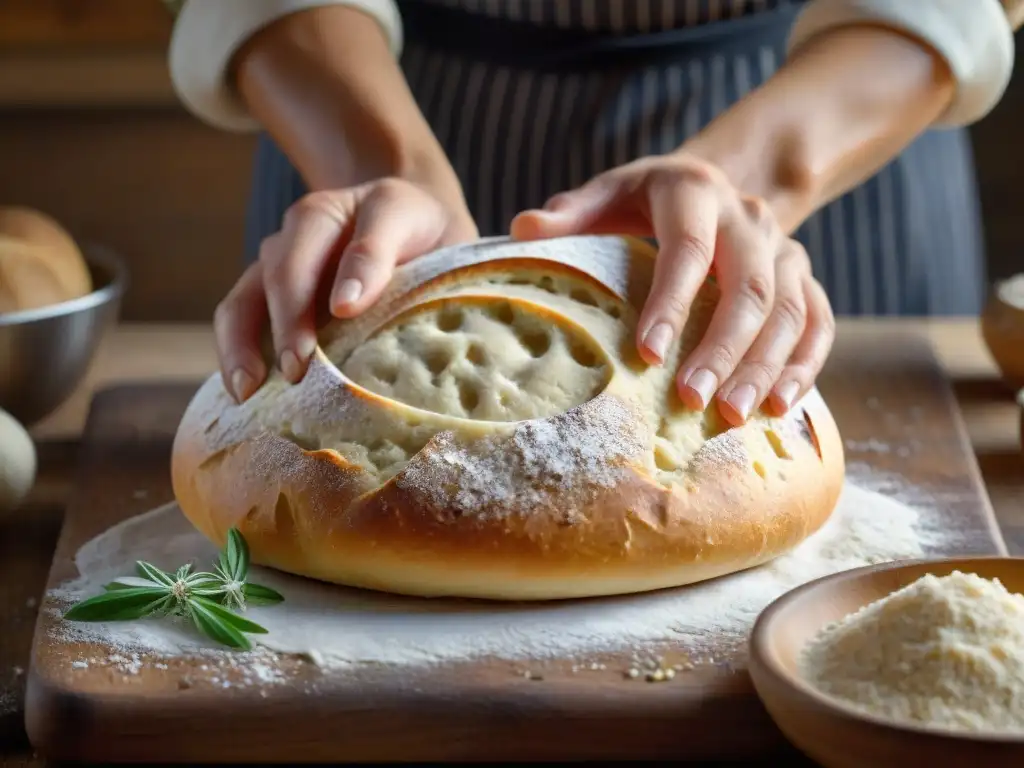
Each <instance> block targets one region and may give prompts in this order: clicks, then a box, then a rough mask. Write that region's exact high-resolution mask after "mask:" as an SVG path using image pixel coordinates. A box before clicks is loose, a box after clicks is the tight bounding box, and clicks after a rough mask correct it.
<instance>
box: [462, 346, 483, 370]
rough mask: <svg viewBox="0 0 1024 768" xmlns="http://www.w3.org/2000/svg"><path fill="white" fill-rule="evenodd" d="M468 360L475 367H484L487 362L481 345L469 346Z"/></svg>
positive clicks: (467, 351)
mask: <svg viewBox="0 0 1024 768" xmlns="http://www.w3.org/2000/svg"><path fill="white" fill-rule="evenodd" d="M466 359H467V360H469V362H471V363H472V364H473V365H483V364H484V363H485V362H486V361H487V358H486V356H485V355H484V348H483V347H481V346H480V345H479V344H470V345H469V349H467V350H466Z"/></svg>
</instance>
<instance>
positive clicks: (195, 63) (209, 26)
mask: <svg viewBox="0 0 1024 768" xmlns="http://www.w3.org/2000/svg"><path fill="white" fill-rule="evenodd" d="M328 5H344V6H349V7H351V8H355V9H358V10H361V11H364V12H365V13H367V14H369V15H370V16H372V17H373V18H374V19H376V20H377V21H378V22H379V23H380V25H381V28H382V29H383V30H384V33H385V35H386V36H387V38H388V42H389V44H390V46H391V50H392V52H393V53H394V54H395V56H398V55H399V54H400V53H401V50H402V21H401V17H400V16H399V12H398V7H397V6H396V5H395V3H394V1H393V0H188V2H186V3H185V4H184V7H183V8H182V9H181V12H180V13H179V14H178V17H177V19H176V21H175V24H174V31H173V33H172V35H171V45H170V52H169V56H168V58H169V66H170V73H171V80H172V82H173V84H174V89H175V91H176V92H177V94H178V98H180V99H181V101H182V103H183V104H184V105H185V107H186V108H187V109H188V110H189V111H191V112H192V113H193V114H194V115H196V116H197V117H198V118H199V119H201V120H203V121H204V122H206V123H209V124H210V125H213V126H215V127H217V128H221V129H224V130H228V131H238V132H243V131H254V130H258V129H259V123H258V122H257V121H256V120H255V119H254V118H253V117H252V116H251V115H250V114H249V113H248V111H247V110H246V108H245V105H244V104H243V103H242V100H241V98H240V97H239V96H238V93H237V92H236V91H235V89H234V88H233V86H232V84H231V83H230V82H229V77H228V68H229V66H230V64H231V59H232V57H233V56H234V54H235V52H236V51H237V50H238V49H239V48H240V47H241V46H242V45H243V44H244V43H245V41H246V40H248V39H249V38H250V37H252V35H254V34H255V33H256V32H258V31H259V30H260V29H262V28H263V27H265V26H267V25H268V24H270V23H271V22H273V21H276V20H277V19H280V18H283V17H284V16H287V15H289V14H292V13H295V12H297V11H303V10H307V9H309V8H319V7H323V6H328Z"/></svg>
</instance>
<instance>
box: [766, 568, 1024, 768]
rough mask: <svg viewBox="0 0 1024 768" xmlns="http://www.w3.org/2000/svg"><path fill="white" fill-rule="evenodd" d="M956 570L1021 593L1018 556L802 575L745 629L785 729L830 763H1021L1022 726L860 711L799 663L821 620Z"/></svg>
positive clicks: (842, 767)
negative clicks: (953, 723) (939, 722)
mask: <svg viewBox="0 0 1024 768" xmlns="http://www.w3.org/2000/svg"><path fill="white" fill-rule="evenodd" d="M954 571H960V572H962V573H965V574H977V575H978V576H980V577H982V578H983V579H998V580H999V581H1000V582H1001V583H1002V584H1003V586H1004V587H1006V589H1007V590H1009V591H1010V592H1016V593H1024V558H1008V557H986V558H963V559H948V560H934V561H913V562H900V563H885V564H882V565H877V566H868V567H866V568H856V569H853V570H849V571H844V572H841V573H838V574H835V575H832V576H827V577H825V578H823V579H818V580H817V581H813V582H810V583H808V584H805V585H804V586H801V587H798V588H797V589H795V590H793V591H791V592H789V593H787V594H785V595H783V596H782V597H780V598H779V599H778V600H776V601H775V602H774V603H772V604H771V605H769V606H768V607H767V608H766V609H765V610H764V611H763V612H762V613H761V615H760V617H759V618H758V620H757V622H756V623H755V625H754V629H753V632H752V634H751V638H750V675H751V678H752V679H753V682H754V687H755V688H756V690H757V693H758V696H760V698H761V701H762V702H763V703H764V705H765V707H766V709H767V710H768V713H769V714H770V715H771V717H772V719H773V720H774V721H775V723H776V725H777V726H778V727H779V729H780V730H781V731H782V732H783V733H784V734H785V736H786V738H787V739H789V740H790V741H791V742H792V743H793V744H794V745H795V746H796V747H797V748H799V749H800V750H801V751H802V752H804V753H805V754H806V755H808V756H809V757H811V758H812V759H814V760H816V761H817V762H818V763H820V764H821V765H823V766H826V768H862V767H863V766H871V767H872V768H887V767H888V766H893V767H894V768H907V767H908V766H913V765H927V766H929V768H940V766H950V767H951V768H953V767H956V768H963V766H965V765H970V764H972V763H977V764H980V765H984V766H985V768H995V767H996V766H1015V767H1019V766H1021V765H1024V732H1020V733H1013V734H1005V733H988V732H985V733H979V732H976V731H961V730H959V729H957V730H953V729H950V728H938V727H934V726H924V725H920V726H919V725H916V724H904V723H903V722H897V721H895V720H893V719H889V718H885V717H879V716H875V715H871V714H866V713H865V712H863V711H862V710H861V709H859V708H856V707H854V706H853V705H850V704H847V703H846V702H845V701H843V700H841V699H838V698H833V697H832V696H831V695H827V694H825V693H822V692H821V691H820V690H819V689H818V688H817V687H816V686H815V685H813V684H812V683H811V682H810V681H809V679H808V678H807V677H806V676H805V674H804V672H803V671H802V669H803V665H802V664H801V656H802V654H803V653H804V651H805V649H806V648H807V647H808V645H809V643H810V642H811V641H812V640H813V639H814V638H815V637H816V636H817V635H818V633H819V632H820V631H821V630H822V629H824V628H825V627H827V626H829V625H831V624H832V623H833V622H837V621H839V620H841V619H843V618H844V617H847V616H849V615H850V614H852V613H854V612H855V611H858V610H859V609H861V608H863V607H864V606H867V605H868V604H870V603H873V602H875V601H877V600H881V599H882V598H885V597H886V596H888V595H891V594H892V593H893V592H896V591H897V590H900V589H902V588H904V587H907V586H909V585H911V584H913V583H914V582H916V581H917V580H918V579H919V578H921V577H922V576H925V575H926V574H932V575H934V576H936V577H942V576H948V575H949V574H951V573H953V572H954ZM1022 620H1024V616H1022ZM847 650H848V649H846V648H845V647H844V648H843V650H842V653H844V654H845V653H846V652H847Z"/></svg>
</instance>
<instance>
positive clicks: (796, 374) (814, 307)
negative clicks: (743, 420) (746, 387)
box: [768, 274, 836, 416]
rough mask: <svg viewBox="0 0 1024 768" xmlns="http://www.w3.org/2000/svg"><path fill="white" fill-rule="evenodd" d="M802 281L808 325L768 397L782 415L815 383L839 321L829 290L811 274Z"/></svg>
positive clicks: (769, 403) (771, 407)
mask: <svg viewBox="0 0 1024 768" xmlns="http://www.w3.org/2000/svg"><path fill="white" fill-rule="evenodd" d="M802 283H803V291H804V301H805V303H806V306H807V324H806V328H805V330H804V333H803V336H801V338H800V341H799V342H798V343H797V345H796V348H795V349H794V350H793V354H792V356H791V357H790V359H789V362H788V363H787V365H786V367H785V368H784V369H783V371H782V374H781V375H780V376H779V381H778V383H777V384H776V385H775V387H774V388H773V389H772V391H771V394H770V395H769V397H768V405H769V407H770V409H771V410H772V411H773V412H774V413H776V414H777V415H779V416H781V415H783V414H785V413H786V412H787V411H788V410H789V409H790V408H791V407H792V406H793V404H794V403H796V402H799V400H800V398H802V397H803V396H804V395H805V394H807V391H808V390H809V389H810V388H811V387H813V386H814V381H815V379H816V378H817V377H818V374H819V373H821V369H822V368H823V367H824V366H825V361H826V360H827V359H828V354H829V352H830V351H831V349H832V343H833V342H834V341H835V338H836V321H835V317H834V316H833V314H832V306H831V305H830V304H829V300H828V296H827V295H826V293H825V289H824V288H822V287H821V284H820V283H819V282H818V281H817V280H815V279H814V278H813V277H812V276H811V275H810V274H807V275H805V277H804V279H803V281H802Z"/></svg>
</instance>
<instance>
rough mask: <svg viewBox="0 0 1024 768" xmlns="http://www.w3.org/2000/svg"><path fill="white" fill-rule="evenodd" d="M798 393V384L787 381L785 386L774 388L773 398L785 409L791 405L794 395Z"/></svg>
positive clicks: (780, 385)
mask: <svg viewBox="0 0 1024 768" xmlns="http://www.w3.org/2000/svg"><path fill="white" fill-rule="evenodd" d="M799 391H800V383H799V382H796V381H787V382H786V383H785V384H779V386H777V387H776V388H775V397H777V398H778V399H779V402H781V403H782V404H783V405H784V406H785V407H786V409H787V410H788V409H789V408H790V406H792V405H793V399H794V398H795V397H796V393H797V392H799Z"/></svg>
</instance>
